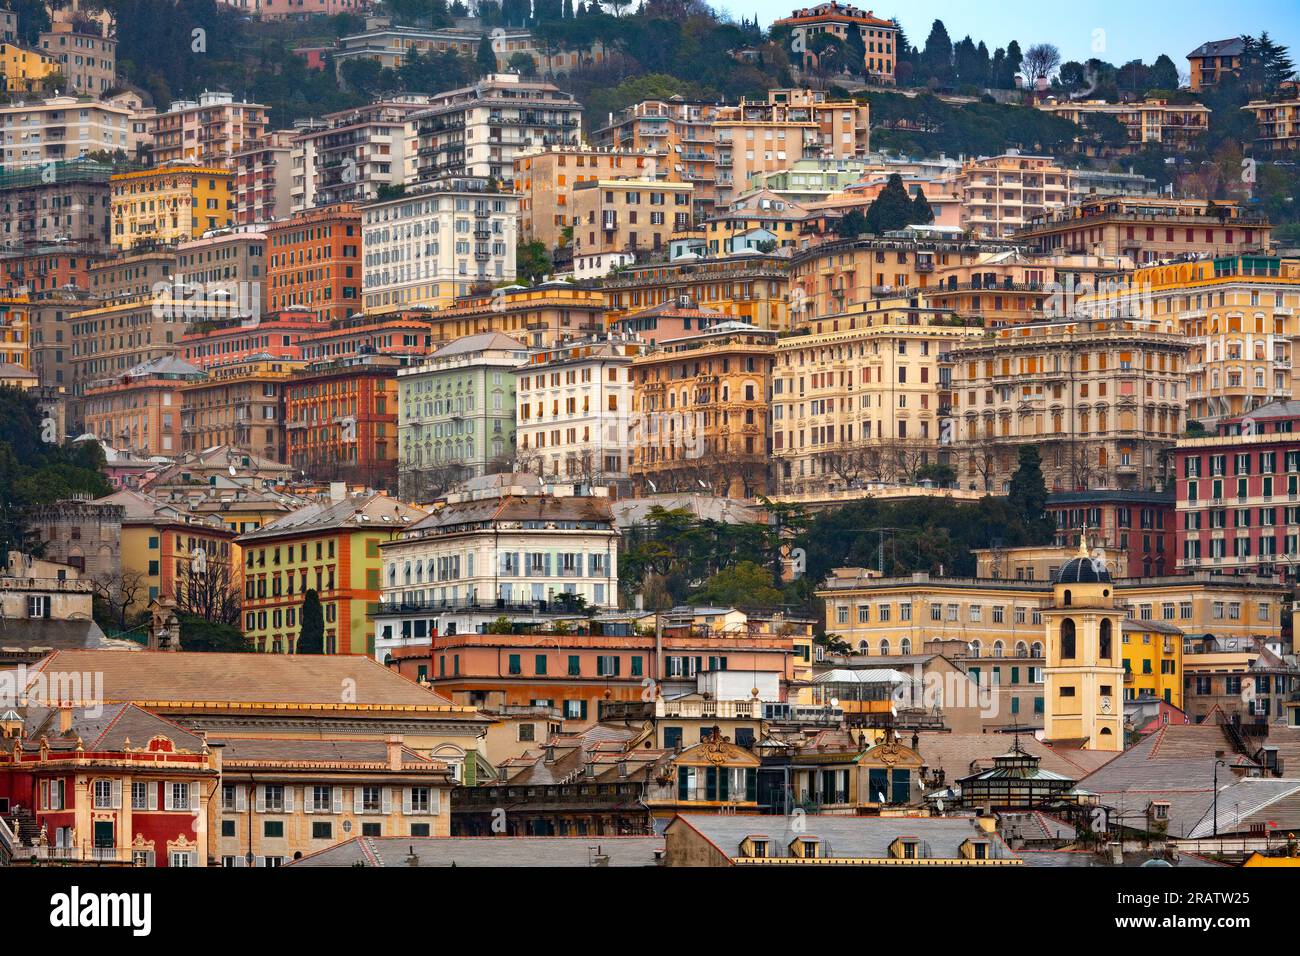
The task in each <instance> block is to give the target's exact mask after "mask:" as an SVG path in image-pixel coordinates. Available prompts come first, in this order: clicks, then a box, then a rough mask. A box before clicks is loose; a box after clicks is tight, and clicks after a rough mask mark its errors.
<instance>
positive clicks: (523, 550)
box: [374, 475, 618, 661]
mask: <svg viewBox="0 0 1300 956" xmlns="http://www.w3.org/2000/svg"><path fill="white" fill-rule="evenodd" d="M380 554H381V556H382V559H383V571H382V575H383V582H382V584H383V593H382V597H381V601H380V604H379V608H378V610H377V611H375V613H374V620H375V657H376V659H378V660H380V661H383V660H384V658H385V656H386V655H387V654H389V653H391V651H392V650H393V649H394V648H396V647H404V646H409V645H412V644H425V645H427V644H430V643H432V638H433V637H434V636H435V635H437V634H466V633H471V634H472V633H476V632H478V631H479V630H481V629H482V627H483V625H485V624H488V623H491V622H492V621H495V620H496V619H497V618H498V617H501V616H503V615H505V616H509V617H510V619H511V620H513V621H516V622H527V621H543V620H547V619H548V618H554V617H556V616H570V617H571V616H573V613H574V610H575V608H577V607H578V606H580V605H579V603H578V602H577V599H578V598H581V599H582V601H583V602H585V604H586V606H587V607H596V608H602V609H612V608H615V607H617V604H618V530H617V528H616V527H615V525H614V517H613V514H612V512H611V511H610V506H609V499H608V498H607V497H606V496H604V495H602V494H594V495H593V494H582V495H579V494H575V493H574V488H573V487H572V486H552V487H549V488H548V487H544V486H543V485H542V483H541V482H540V481H539V480H538V479H537V478H536V477H535V476H533V475H490V476H487V477H483V478H477V479H474V480H473V481H471V482H469V483H468V486H467V488H466V490H465V492H464V493H462V494H459V495H451V496H449V497H448V498H447V503H446V504H445V505H444V506H443V507H442V508H439V509H438V510H437V511H435V512H434V513H433V514H431V515H429V517H428V518H425V519H423V520H421V521H420V522H418V523H416V524H414V525H412V526H410V527H409V528H407V529H406V530H405V531H404V532H403V534H402V535H401V537H400V538H398V539H397V540H394V541H389V542H385V543H383V544H381V545H380ZM565 595H570V596H571V597H567V598H566V597H565Z"/></svg>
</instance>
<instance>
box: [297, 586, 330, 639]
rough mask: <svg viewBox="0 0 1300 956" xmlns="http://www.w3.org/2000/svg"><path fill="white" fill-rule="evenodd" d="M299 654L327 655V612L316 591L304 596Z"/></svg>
mask: <svg viewBox="0 0 1300 956" xmlns="http://www.w3.org/2000/svg"><path fill="white" fill-rule="evenodd" d="M298 622H299V625H300V629H299V631H298V653H299V654H324V653H325V612H324V611H323V610H322V609H321V603H320V595H319V594H317V593H316V592H315V591H314V590H311V591H308V592H307V593H306V594H304V595H303V596H302V607H301V608H300V609H299V611H298Z"/></svg>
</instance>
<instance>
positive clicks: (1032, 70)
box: [1020, 43, 1061, 86]
mask: <svg viewBox="0 0 1300 956" xmlns="http://www.w3.org/2000/svg"><path fill="white" fill-rule="evenodd" d="M1060 65H1061V51H1060V50H1058V49H1057V48H1056V47H1054V46H1053V45H1052V44H1050V43H1035V44H1034V45H1033V46H1031V47H1030V48H1029V49H1028V50H1026V51H1025V55H1024V58H1023V59H1022V60H1021V61H1020V68H1021V69H1022V70H1024V71H1025V76H1026V77H1027V78H1028V80H1029V85H1030V86H1033V85H1034V84H1035V83H1036V82H1037V81H1038V80H1040V79H1042V80H1047V79H1050V78H1051V76H1052V74H1053V73H1055V72H1056V68H1057V67H1059V66H1060Z"/></svg>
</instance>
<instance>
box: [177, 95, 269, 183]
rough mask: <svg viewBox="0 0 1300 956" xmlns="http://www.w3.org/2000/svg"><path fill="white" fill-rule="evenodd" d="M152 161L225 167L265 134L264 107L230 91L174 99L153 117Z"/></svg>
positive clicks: (265, 114) (266, 122)
mask: <svg viewBox="0 0 1300 956" xmlns="http://www.w3.org/2000/svg"><path fill="white" fill-rule="evenodd" d="M153 128H154V138H153V161H154V163H155V164H158V165H162V164H163V163H170V162H173V161H175V160H184V159H189V160H193V161H194V162H196V163H199V164H206V165H214V166H215V165H222V166H229V165H230V164H231V161H232V160H233V158H234V156H235V154H236V153H241V152H243V151H244V150H245V149H248V148H249V147H251V146H252V145H253V144H255V143H257V142H260V141H261V140H262V139H264V138H265V137H266V134H267V131H268V129H269V123H268V118H267V108H266V107H265V106H264V105H263V104H261V103H246V102H243V101H242V100H236V99H235V97H234V96H233V94H230V93H220V92H217V93H214V92H205V93H203V94H202V95H201V96H200V97H199V98H198V100H174V101H173V102H172V104H171V106H169V107H168V108H167V111H166V112H164V113H159V114H158V115H157V116H156V117H154V127H153Z"/></svg>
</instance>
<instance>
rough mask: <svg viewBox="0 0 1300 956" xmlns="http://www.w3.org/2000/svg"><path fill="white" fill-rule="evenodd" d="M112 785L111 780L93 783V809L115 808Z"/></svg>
mask: <svg viewBox="0 0 1300 956" xmlns="http://www.w3.org/2000/svg"><path fill="white" fill-rule="evenodd" d="M113 783H114V781H112V780H96V781H95V809H96V810H111V809H113V808H114V806H116V804H115V803H114V802H113Z"/></svg>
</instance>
